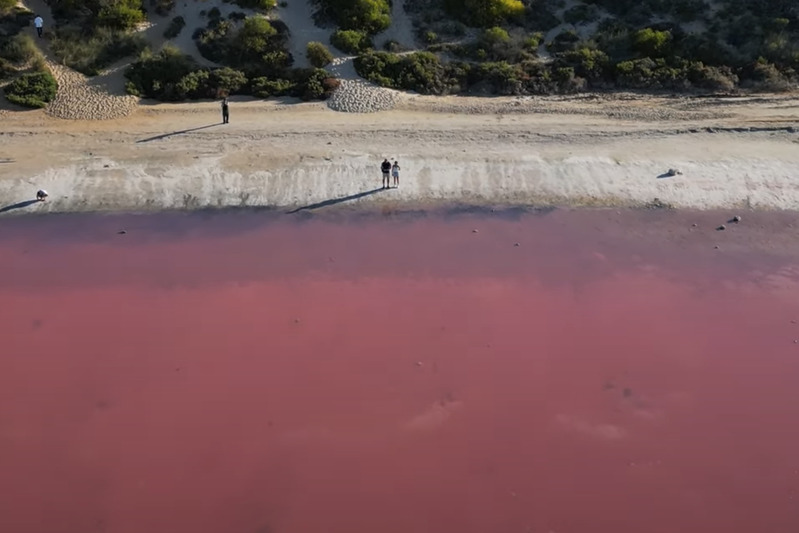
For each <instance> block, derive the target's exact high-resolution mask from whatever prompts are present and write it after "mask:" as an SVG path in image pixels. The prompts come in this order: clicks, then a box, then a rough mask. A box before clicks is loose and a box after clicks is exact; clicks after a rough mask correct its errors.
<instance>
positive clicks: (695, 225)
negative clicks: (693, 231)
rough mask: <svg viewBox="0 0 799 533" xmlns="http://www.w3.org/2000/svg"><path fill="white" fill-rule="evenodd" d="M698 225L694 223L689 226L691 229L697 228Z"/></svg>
mask: <svg viewBox="0 0 799 533" xmlns="http://www.w3.org/2000/svg"><path fill="white" fill-rule="evenodd" d="M698 225H699V224H696V223H694V224H691V227H692V228H695V227H697V226H698Z"/></svg>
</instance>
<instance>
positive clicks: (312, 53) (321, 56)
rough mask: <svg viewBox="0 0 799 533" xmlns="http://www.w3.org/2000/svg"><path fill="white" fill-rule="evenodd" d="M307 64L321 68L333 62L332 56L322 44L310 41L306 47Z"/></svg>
mask: <svg viewBox="0 0 799 533" xmlns="http://www.w3.org/2000/svg"><path fill="white" fill-rule="evenodd" d="M305 54H306V56H307V57H308V62H309V63H311V65H313V66H314V67H317V68H322V67H324V66H327V65H329V64H330V63H332V62H333V54H331V53H330V50H328V49H327V47H326V46H325V45H323V44H322V43H319V42H316V41H312V42H310V43H308V46H307V47H306V52H305Z"/></svg>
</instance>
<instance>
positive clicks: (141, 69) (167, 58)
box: [125, 46, 201, 101]
mask: <svg viewBox="0 0 799 533" xmlns="http://www.w3.org/2000/svg"><path fill="white" fill-rule="evenodd" d="M196 70H199V66H198V65H197V63H196V62H195V61H194V59H192V58H191V56H187V55H184V54H183V53H182V52H181V51H180V50H179V49H178V48H175V47H174V46H165V47H164V48H163V49H162V50H161V51H160V52H158V53H157V54H153V53H152V52H150V51H149V50H145V51H144V52H143V53H142V55H141V56H140V57H139V59H138V60H137V61H136V62H135V63H133V64H132V65H131V66H130V67H128V69H127V70H126V71H125V77H126V78H128V80H130V82H131V84H132V87H133V88H134V89H135V91H136V93H138V94H139V95H141V96H143V97H145V98H155V99H157V100H165V101H178V100H182V99H184V98H186V93H185V90H186V88H187V87H189V86H191V83H192V80H191V79H190V80H188V81H186V82H184V83H183V84H182V85H180V86H179V84H180V82H181V80H183V78H184V77H185V76H187V75H188V74H190V73H192V72H194V71H196ZM196 81H197V83H198V84H199V82H200V81H201V80H200V79H198V80H196ZM129 92H130V91H129Z"/></svg>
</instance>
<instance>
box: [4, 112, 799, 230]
mask: <svg viewBox="0 0 799 533" xmlns="http://www.w3.org/2000/svg"><path fill="white" fill-rule="evenodd" d="M687 102H688V101H687V100H679V99H662V102H657V101H655V100H653V99H649V100H641V99H639V100H635V99H631V100H630V101H623V100H620V101H614V102H613V103H612V105H610V104H609V103H608V102H602V101H596V102H591V101H587V100H585V99H582V100H577V99H575V100H572V101H569V100H563V99H552V100H550V101H546V100H543V101H542V100H536V101H533V100H526V101H523V102H522V104H521V106H518V105H509V104H510V103H512V102H509V101H503V100H497V101H494V103H493V104H492V105H494V106H495V107H496V109H495V110H494V112H490V111H491V108H488V109H486V106H485V105H484V104H481V105H483V108H482V109H481V111H482V112H480V113H475V112H474V111H473V109H472V107H473V102H471V101H469V99H466V100H463V101H458V100H457V99H438V100H432V101H428V100H425V99H424V98H418V99H415V100H412V101H411V102H410V103H409V104H408V105H406V106H405V107H404V108H403V109H400V110H395V111H391V112H386V113H381V114H377V115H351V114H342V113H336V112H333V111H331V110H329V109H327V108H325V107H324V104H303V105H285V104H280V103H263V102H250V101H240V102H234V104H233V107H232V124H231V125H229V126H222V125H220V124H218V123H217V122H218V109H217V105H216V103H213V102H204V103H195V104H181V105H173V106H168V105H154V106H142V107H140V109H139V110H138V111H137V112H136V113H135V114H134V116H131V117H128V118H125V119H119V120H112V121H105V122H91V123H87V122H81V121H62V120H56V119H52V118H50V117H47V116H46V115H44V114H42V113H41V112H30V113H12V112H10V113H6V114H4V115H3V117H2V118H3V123H4V128H3V131H2V132H0V161H5V162H3V163H2V164H0V209H2V208H3V206H13V205H16V204H18V203H20V202H24V201H26V200H29V199H30V198H32V196H33V194H34V193H35V191H36V190H37V189H38V188H45V189H47V190H48V192H49V193H50V195H51V196H50V201H49V202H47V203H46V204H36V205H31V206H25V207H18V208H14V209H7V210H6V211H5V212H3V213H2V215H12V214H22V213H32V212H43V211H49V212H63V211H111V210H124V211H129V210H156V209H175V208H177V209H196V208H205V207H229V206H280V207H302V206H312V205H314V204H319V203H322V202H327V201H329V200H337V199H344V198H349V197H353V198H350V199H348V200H347V201H346V202H340V203H337V204H336V205H352V204H359V205H370V204H372V205H376V206H381V205H389V206H392V207H398V208H399V207H402V206H403V205H406V206H410V205H419V204H424V203H427V202H432V203H439V202H444V203H452V202H462V203H470V204H494V203H496V204H505V205H507V204H512V205H515V204H518V205H534V206H543V205H577V206H581V205H590V206H640V205H645V204H647V203H651V202H652V201H653V200H654V199H655V198H658V199H660V200H661V201H662V202H664V203H666V204H670V205H673V206H675V207H685V208H699V209H710V208H726V207H750V208H756V209H758V208H763V209H791V210H796V209H799V179H797V172H799V171H798V170H797V169H799V144H797V142H799V134H797V133H795V131H796V130H794V126H799V112H797V109H799V106H797V105H796V104H797V101H796V100H793V99H791V98H790V97H775V98H771V99H759V100H752V99H741V100H739V101H731V100H728V101H724V102H722V103H720V102H713V103H711V102H708V103H705V102H700V101H693V102H691V103H687ZM444 104H446V106H449V107H447V108H446V110H442V108H441V106H442V105H444ZM453 106H462V109H463V111H464V112H462V113H457V114H456V113H452V112H451V111H452V110H453V109H455V110H457V107H454V108H453ZM470 106H471V107H470ZM547 106H549V107H547ZM519 107H521V109H517V110H516V112H513V111H510V110H509V109H511V110H512V109H514V108H519ZM528 108H529V109H528ZM653 113H654V115H655V116H650V115H652V114H653ZM619 116H621V117H622V118H618V117H619ZM655 118H657V120H654V119H655ZM383 157H388V158H397V159H398V160H399V161H400V164H401V166H402V185H401V188H400V189H399V190H391V191H382V192H377V193H373V194H366V195H364V194H362V193H367V192H370V191H374V190H375V189H376V188H378V187H379V186H380V173H379V170H378V165H379V163H380V161H382V159H383ZM670 168H675V169H678V170H679V171H680V172H682V174H679V175H676V176H671V177H667V176H665V175H664V174H665V173H666V172H667V171H668V169H670ZM326 207H327V206H326Z"/></svg>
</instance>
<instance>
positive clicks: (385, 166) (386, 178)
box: [380, 159, 391, 189]
mask: <svg viewBox="0 0 799 533" xmlns="http://www.w3.org/2000/svg"><path fill="white" fill-rule="evenodd" d="M380 170H381V171H382V172H383V188H384V189H388V188H390V185H391V182H390V181H389V179H390V177H389V173H390V172H391V163H389V162H388V159H383V164H382V165H380Z"/></svg>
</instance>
